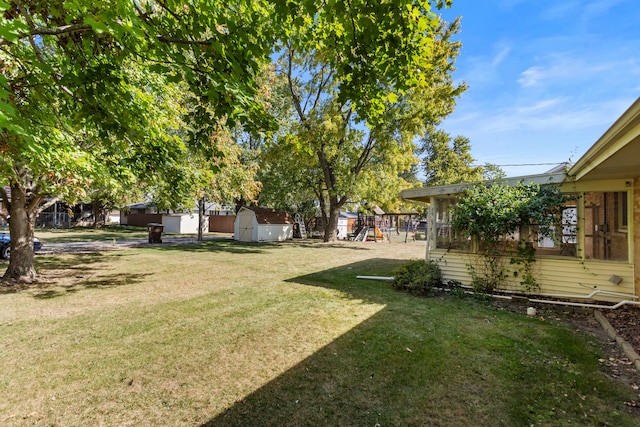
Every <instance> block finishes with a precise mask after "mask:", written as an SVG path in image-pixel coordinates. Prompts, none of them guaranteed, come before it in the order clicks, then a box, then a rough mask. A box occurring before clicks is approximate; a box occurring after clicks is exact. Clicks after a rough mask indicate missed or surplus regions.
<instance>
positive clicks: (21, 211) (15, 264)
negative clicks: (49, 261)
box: [3, 184, 37, 283]
mask: <svg viewBox="0 0 640 427" xmlns="http://www.w3.org/2000/svg"><path fill="white" fill-rule="evenodd" d="M36 214H37V209H35V208H34V207H33V206H30V204H29V200H28V199H27V194H26V192H25V189H24V188H23V187H22V186H21V185H19V184H11V205H10V210H9V233H10V234H11V259H10V260H9V267H7V271H5V273H4V276H3V279H4V280H10V281H16V282H27V283H30V282H33V281H34V280H35V279H36V269H35V266H34V255H33V230H34V226H35V221H36Z"/></svg>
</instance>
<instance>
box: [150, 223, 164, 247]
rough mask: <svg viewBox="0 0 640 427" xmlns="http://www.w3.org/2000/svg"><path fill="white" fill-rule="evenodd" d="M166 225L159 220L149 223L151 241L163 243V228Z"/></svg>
mask: <svg viewBox="0 0 640 427" xmlns="http://www.w3.org/2000/svg"><path fill="white" fill-rule="evenodd" d="M163 229H164V225H162V224H158V223H157V222H150V223H149V224H147V230H148V231H149V243H162V230H163Z"/></svg>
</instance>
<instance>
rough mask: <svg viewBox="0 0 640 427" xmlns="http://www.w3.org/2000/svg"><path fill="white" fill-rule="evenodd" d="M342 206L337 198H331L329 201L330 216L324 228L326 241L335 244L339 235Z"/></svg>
mask: <svg viewBox="0 0 640 427" xmlns="http://www.w3.org/2000/svg"><path fill="white" fill-rule="evenodd" d="M341 208H342V204H339V203H338V198H337V197H331V198H330V200H329V215H328V218H326V221H325V227H324V241H325V242H335V241H336V240H337V235H338V233H337V232H338V217H339V216H340V209H341Z"/></svg>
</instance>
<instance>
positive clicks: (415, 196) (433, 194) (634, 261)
mask: <svg viewBox="0 0 640 427" xmlns="http://www.w3.org/2000/svg"><path fill="white" fill-rule="evenodd" d="M506 181H507V182H508V183H516V182H518V181H522V182H524V183H530V182H533V183H538V184H541V185H545V184H558V185H560V186H561V190H562V192H565V193H571V194H575V195H577V196H579V197H578V198H577V200H575V201H574V202H572V203H570V204H567V205H566V206H565V207H564V211H563V220H562V224H558V227H559V228H558V231H559V232H558V235H559V236H560V239H559V241H558V242H557V243H555V242H554V241H552V240H551V239H541V240H540V241H537V242H535V243H534V245H535V246H536V262H535V263H534V267H533V268H534V276H535V278H536V280H537V282H538V284H539V285H540V290H539V293H540V294H550V295H554V296H558V297H562V298H587V297H589V296H590V297H592V298H593V299H600V300H607V301H622V300H631V301H635V300H638V298H639V297H640V98H639V99H638V100H636V102H635V103H634V104H633V105H632V106H631V107H630V108H629V109H628V110H627V111H626V112H625V113H624V114H622V116H621V117H620V118H619V119H618V120H617V121H616V122H615V123H614V124H613V125H612V126H611V127H610V128H609V129H608V130H607V131H606V132H605V133H604V134H603V135H602V136H601V137H600V139H598V141H597V142H596V143H595V144H594V145H593V146H592V147H591V148H590V149H589V150H588V151H587V152H586V153H585V154H584V155H583V156H582V157H581V158H580V159H579V160H578V161H577V162H576V163H575V164H574V165H573V166H572V167H571V168H570V169H569V170H568V171H567V172H561V171H557V170H554V171H551V172H549V173H546V174H541V175H533V176H526V177H518V178H510V179H507V180H506ZM469 185H472V184H455V185H444V186H433V187H423V188H417V189H411V190H405V191H403V192H402V193H401V196H402V197H403V198H404V199H407V200H413V201H422V202H426V203H428V204H429V216H428V221H427V254H426V257H427V259H431V260H435V261H437V262H438V263H439V265H440V267H441V269H442V272H443V276H444V279H445V280H458V281H461V282H463V283H465V284H470V283H471V275H470V273H469V271H468V265H470V264H472V263H473V261H474V257H476V255H475V252H474V245H475V244H476V243H473V242H465V241H462V243H461V242H460V240H455V239H453V237H454V236H452V232H451V227H450V225H451V215H450V207H452V206H455V204H456V203H457V200H458V198H459V196H460V195H461V193H462V191H463V190H464V188H465V187H468V186H469ZM636 224H637V225H636ZM560 229H561V230H562V231H561V232H560ZM534 240H535V239H534ZM503 286H504V289H505V290H519V291H521V290H522V288H521V287H520V285H519V283H518V279H517V278H514V277H510V278H509V279H507V280H505V282H504V285H503Z"/></svg>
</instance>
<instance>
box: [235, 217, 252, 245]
mask: <svg viewBox="0 0 640 427" xmlns="http://www.w3.org/2000/svg"><path fill="white" fill-rule="evenodd" d="M238 228H239V230H238V231H239V234H240V235H239V236H238V240H240V241H241V242H250V241H251V237H252V236H251V234H252V232H253V215H252V213H251V212H246V211H245V212H241V213H240V214H239V221H238Z"/></svg>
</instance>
